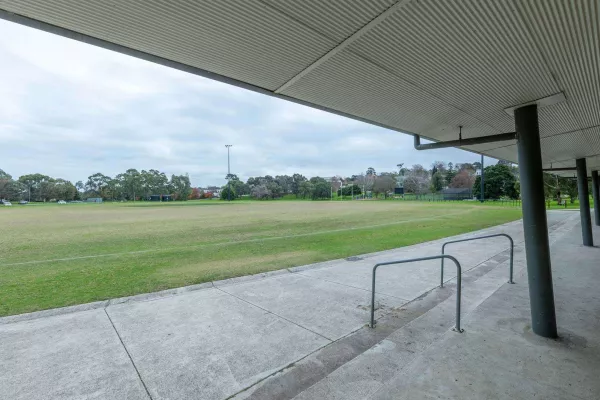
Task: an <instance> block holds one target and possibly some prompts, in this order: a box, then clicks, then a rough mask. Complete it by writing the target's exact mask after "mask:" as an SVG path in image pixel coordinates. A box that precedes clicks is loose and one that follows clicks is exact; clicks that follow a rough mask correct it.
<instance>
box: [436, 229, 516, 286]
mask: <svg viewBox="0 0 600 400" xmlns="http://www.w3.org/2000/svg"><path fill="white" fill-rule="evenodd" d="M498 236H505V237H507V238H508V240H509V241H510V272H509V274H510V276H509V278H508V283H515V282H514V281H513V261H514V256H515V242H514V241H513V238H512V237H510V236H509V235H507V234H506V233H497V234H494V235H485V236H477V237H474V238H468V239H459V240H452V241H450V242H446V243H444V244H443V245H442V255H444V249H445V248H446V245H448V244H451V243H459V242H468V241H471V240H479V239H488V238H493V237H498ZM440 287H444V259H443V258H442V273H441V279H440Z"/></svg>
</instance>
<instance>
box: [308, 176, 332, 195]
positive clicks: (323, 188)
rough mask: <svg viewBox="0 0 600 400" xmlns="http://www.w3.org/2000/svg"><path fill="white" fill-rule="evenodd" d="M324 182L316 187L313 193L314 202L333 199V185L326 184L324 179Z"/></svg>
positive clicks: (319, 182) (318, 183)
mask: <svg viewBox="0 0 600 400" xmlns="http://www.w3.org/2000/svg"><path fill="white" fill-rule="evenodd" d="M321 179H322V180H320V181H317V183H316V184H315V185H314V189H313V192H312V198H313V200H319V199H329V198H331V185H330V184H329V183H328V182H326V181H325V180H324V179H323V178H321Z"/></svg>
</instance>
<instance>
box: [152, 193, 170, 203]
mask: <svg viewBox="0 0 600 400" xmlns="http://www.w3.org/2000/svg"><path fill="white" fill-rule="evenodd" d="M150 201H173V196H171V195H170V194H153V195H150Z"/></svg>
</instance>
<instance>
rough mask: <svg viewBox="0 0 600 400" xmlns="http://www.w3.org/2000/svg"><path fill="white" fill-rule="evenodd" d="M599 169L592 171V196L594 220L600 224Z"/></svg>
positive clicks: (597, 224)
mask: <svg viewBox="0 0 600 400" xmlns="http://www.w3.org/2000/svg"><path fill="white" fill-rule="evenodd" d="M598 183H600V182H598V171H592V196H593V197H594V220H595V222H596V226H600V198H598V197H600V186H598Z"/></svg>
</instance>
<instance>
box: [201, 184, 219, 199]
mask: <svg viewBox="0 0 600 400" xmlns="http://www.w3.org/2000/svg"><path fill="white" fill-rule="evenodd" d="M199 189H200V190H202V191H203V192H204V193H205V194H208V193H210V194H212V196H213V197H221V190H222V189H221V188H220V187H218V186H207V187H205V188H199Z"/></svg>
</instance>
